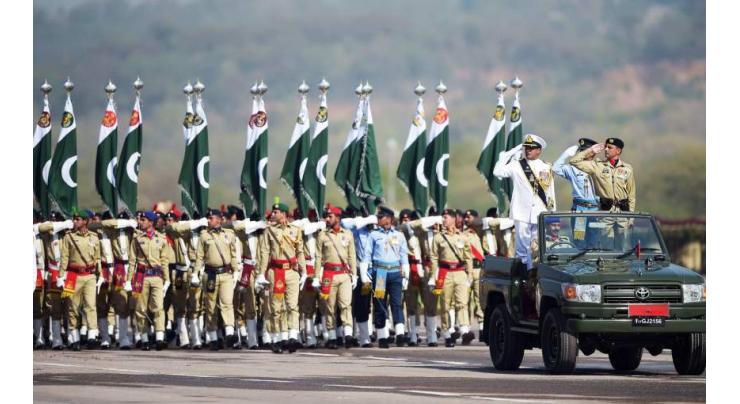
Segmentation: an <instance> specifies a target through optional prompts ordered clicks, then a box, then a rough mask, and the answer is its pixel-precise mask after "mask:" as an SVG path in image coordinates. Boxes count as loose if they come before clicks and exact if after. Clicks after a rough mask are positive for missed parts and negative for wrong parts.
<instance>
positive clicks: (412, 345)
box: [409, 339, 419, 347]
mask: <svg viewBox="0 0 740 404" xmlns="http://www.w3.org/2000/svg"><path fill="white" fill-rule="evenodd" d="M418 345H419V344H418V343H417V342H416V341H415V340H411V339H409V346H410V347H414V346H418Z"/></svg>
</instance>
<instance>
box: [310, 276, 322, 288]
mask: <svg viewBox="0 0 740 404" xmlns="http://www.w3.org/2000/svg"><path fill="white" fill-rule="evenodd" d="M311 287H312V288H314V289H316V290H319V289H321V282H319V280H318V279H317V278H316V277H314V278H313V280H312V281H311Z"/></svg>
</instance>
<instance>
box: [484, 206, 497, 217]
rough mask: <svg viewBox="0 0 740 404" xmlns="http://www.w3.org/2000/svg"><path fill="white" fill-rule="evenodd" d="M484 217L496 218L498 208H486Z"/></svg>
mask: <svg viewBox="0 0 740 404" xmlns="http://www.w3.org/2000/svg"><path fill="white" fill-rule="evenodd" d="M486 217H498V208H495V207H491V208H488V210H487V211H486Z"/></svg>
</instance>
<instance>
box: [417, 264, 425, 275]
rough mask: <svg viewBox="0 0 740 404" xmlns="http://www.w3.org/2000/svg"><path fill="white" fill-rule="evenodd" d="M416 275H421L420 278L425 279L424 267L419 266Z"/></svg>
mask: <svg viewBox="0 0 740 404" xmlns="http://www.w3.org/2000/svg"><path fill="white" fill-rule="evenodd" d="M416 273H418V274H419V278H423V277H424V267H423V266H422V265H417V266H416Z"/></svg>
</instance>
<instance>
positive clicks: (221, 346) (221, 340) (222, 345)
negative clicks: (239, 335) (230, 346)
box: [216, 338, 225, 349]
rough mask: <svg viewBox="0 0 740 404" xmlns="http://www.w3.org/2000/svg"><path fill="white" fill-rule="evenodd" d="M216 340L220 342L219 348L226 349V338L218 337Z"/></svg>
mask: <svg viewBox="0 0 740 404" xmlns="http://www.w3.org/2000/svg"><path fill="white" fill-rule="evenodd" d="M216 342H217V343H218V349H224V346H225V345H224V340H223V339H222V338H219V339H217V340H216Z"/></svg>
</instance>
